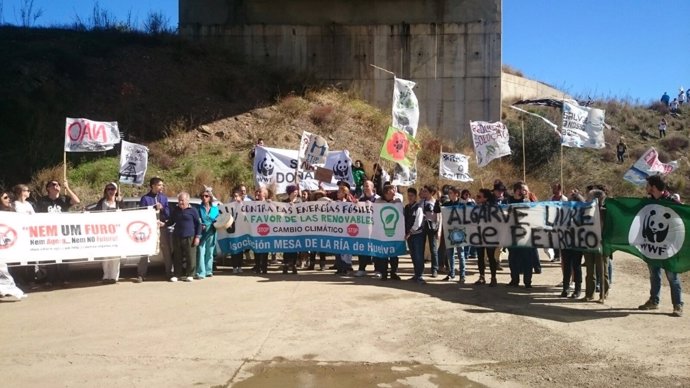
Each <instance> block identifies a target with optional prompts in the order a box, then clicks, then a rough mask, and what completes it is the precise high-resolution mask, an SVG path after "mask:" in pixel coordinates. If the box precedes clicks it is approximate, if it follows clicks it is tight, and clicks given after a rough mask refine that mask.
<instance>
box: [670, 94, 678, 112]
mask: <svg viewBox="0 0 690 388" xmlns="http://www.w3.org/2000/svg"><path fill="white" fill-rule="evenodd" d="M679 105H680V104H678V99H677V98H674V99H673V101H671V104H670V105H669V106H670V108H671V113H679V110H678V107H679Z"/></svg>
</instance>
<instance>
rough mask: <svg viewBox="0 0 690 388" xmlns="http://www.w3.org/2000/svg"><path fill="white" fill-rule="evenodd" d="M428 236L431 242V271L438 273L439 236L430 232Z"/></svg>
mask: <svg viewBox="0 0 690 388" xmlns="http://www.w3.org/2000/svg"><path fill="white" fill-rule="evenodd" d="M425 233H426V232H425ZM426 236H427V240H428V241H429V252H430V253H431V271H436V272H438V236H437V235H436V232H428V233H427V235H426Z"/></svg>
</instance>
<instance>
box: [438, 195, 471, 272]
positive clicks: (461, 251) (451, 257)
mask: <svg viewBox="0 0 690 388" xmlns="http://www.w3.org/2000/svg"><path fill="white" fill-rule="evenodd" d="M459 205H463V206H465V204H463V203H462V202H461V201H460V189H458V188H457V187H454V186H453V187H450V188H449V189H448V202H446V203H444V204H443V205H442V206H450V207H453V206H459ZM456 252H457V255H458V261H459V267H460V268H459V269H460V283H465V264H466V263H467V257H466V256H465V247H463V246H457V247H451V248H448V249H447V256H448V276H446V277H445V278H444V279H443V280H444V281H447V282H450V281H453V280H455V254H456Z"/></svg>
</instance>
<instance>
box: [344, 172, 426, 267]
mask: <svg viewBox="0 0 690 388" xmlns="http://www.w3.org/2000/svg"><path fill="white" fill-rule="evenodd" d="M355 163H356V162H355ZM416 196H417V191H415V197H416ZM378 198H379V196H378V195H377V194H376V193H375V192H374V182H372V181H370V180H368V179H367V180H365V181H364V183H362V195H361V196H360V197H359V201H360V202H371V203H374V202H376V200H377V199H378ZM373 259H374V258H373V257H372V256H359V268H358V269H357V272H355V277H358V278H359V277H362V276H364V275H366V274H367V265H369V264H371V261H372V260H373Z"/></svg>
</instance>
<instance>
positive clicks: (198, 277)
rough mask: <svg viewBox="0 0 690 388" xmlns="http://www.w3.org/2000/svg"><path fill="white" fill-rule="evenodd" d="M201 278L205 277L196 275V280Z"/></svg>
mask: <svg viewBox="0 0 690 388" xmlns="http://www.w3.org/2000/svg"><path fill="white" fill-rule="evenodd" d="M201 279H203V277H202V276H199V275H194V280H201Z"/></svg>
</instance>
